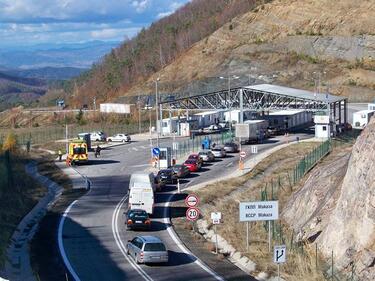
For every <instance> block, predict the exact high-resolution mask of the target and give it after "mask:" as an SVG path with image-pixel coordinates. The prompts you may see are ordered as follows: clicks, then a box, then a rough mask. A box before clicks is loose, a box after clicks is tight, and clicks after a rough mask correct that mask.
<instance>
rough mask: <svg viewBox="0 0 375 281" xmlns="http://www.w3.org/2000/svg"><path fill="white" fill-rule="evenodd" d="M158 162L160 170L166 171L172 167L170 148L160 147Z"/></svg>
mask: <svg viewBox="0 0 375 281" xmlns="http://www.w3.org/2000/svg"><path fill="white" fill-rule="evenodd" d="M159 149H160V154H159V162H160V168H161V169H166V168H169V167H171V166H172V149H171V148H170V147H160V148H159Z"/></svg>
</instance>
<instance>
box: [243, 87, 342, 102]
mask: <svg viewBox="0 0 375 281" xmlns="http://www.w3.org/2000/svg"><path fill="white" fill-rule="evenodd" d="M244 88H246V89H250V90H253V91H260V92H268V93H272V94H277V95H284V96H289V97H296V98H302V99H310V100H318V101H321V102H328V103H333V102H337V101H342V100H345V98H343V97H339V96H334V95H331V94H329V93H315V92H311V91H306V90H300V89H295V88H289V87H284V86H278V85H271V84H259V85H254V86H246V87H244Z"/></svg>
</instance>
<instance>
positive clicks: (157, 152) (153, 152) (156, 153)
mask: <svg viewBox="0 0 375 281" xmlns="http://www.w3.org/2000/svg"><path fill="white" fill-rule="evenodd" d="M152 154H154V155H155V156H158V155H159V154H160V149H159V147H154V148H153V149H152Z"/></svg>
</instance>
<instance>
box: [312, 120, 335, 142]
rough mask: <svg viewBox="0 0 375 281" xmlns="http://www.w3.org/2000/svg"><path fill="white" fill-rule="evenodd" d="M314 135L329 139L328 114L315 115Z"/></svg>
mask: <svg viewBox="0 0 375 281" xmlns="http://www.w3.org/2000/svg"><path fill="white" fill-rule="evenodd" d="M314 123H315V137H316V138H320V139H329V138H330V136H331V125H330V120H329V116H328V115H315V116H314Z"/></svg>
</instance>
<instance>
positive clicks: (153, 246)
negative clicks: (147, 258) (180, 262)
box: [144, 243, 166, 252]
mask: <svg viewBox="0 0 375 281" xmlns="http://www.w3.org/2000/svg"><path fill="white" fill-rule="evenodd" d="M144 251H145V252H164V251H166V249H165V246H164V244H163V243H147V244H146V245H145V248H144Z"/></svg>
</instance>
